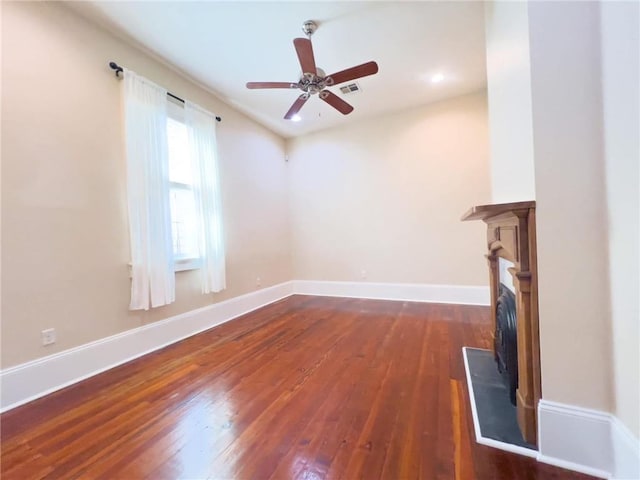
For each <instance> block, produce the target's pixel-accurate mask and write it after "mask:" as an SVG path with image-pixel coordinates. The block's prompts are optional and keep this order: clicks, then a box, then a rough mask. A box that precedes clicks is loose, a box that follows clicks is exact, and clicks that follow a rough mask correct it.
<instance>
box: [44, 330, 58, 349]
mask: <svg viewBox="0 0 640 480" xmlns="http://www.w3.org/2000/svg"><path fill="white" fill-rule="evenodd" d="M41 333H42V345H51V344H52V343H56V329H55V328H47V329H46V330H42V332H41Z"/></svg>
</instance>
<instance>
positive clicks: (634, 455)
mask: <svg viewBox="0 0 640 480" xmlns="http://www.w3.org/2000/svg"><path fill="white" fill-rule="evenodd" d="M612 418H613V421H612V423H611V437H612V441H613V465H614V468H613V478H615V479H616V480H636V479H640V441H638V439H637V438H636V437H635V436H634V435H633V433H631V431H630V430H629V429H628V428H627V427H626V426H625V425H624V424H623V423H622V422H621V421H620V420H618V418H617V417H612Z"/></svg>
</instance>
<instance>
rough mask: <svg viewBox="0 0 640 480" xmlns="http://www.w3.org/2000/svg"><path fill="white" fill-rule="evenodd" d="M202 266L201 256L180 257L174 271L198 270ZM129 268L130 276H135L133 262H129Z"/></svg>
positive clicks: (174, 265)
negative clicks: (132, 267) (132, 270)
mask: <svg viewBox="0 0 640 480" xmlns="http://www.w3.org/2000/svg"><path fill="white" fill-rule="evenodd" d="M201 266H202V261H201V260H200V259H199V258H179V259H175V261H174V262H173V271H174V272H187V271H189V270H197V269H199V268H200V267H201ZM127 268H128V270H129V278H131V277H132V276H133V273H132V272H131V262H129V263H128V264H127Z"/></svg>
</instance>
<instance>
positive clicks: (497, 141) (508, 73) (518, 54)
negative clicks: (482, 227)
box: [485, 1, 535, 203]
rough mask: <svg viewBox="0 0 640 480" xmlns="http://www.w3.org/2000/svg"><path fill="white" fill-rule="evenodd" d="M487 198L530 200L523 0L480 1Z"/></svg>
mask: <svg viewBox="0 0 640 480" xmlns="http://www.w3.org/2000/svg"><path fill="white" fill-rule="evenodd" d="M485 23H486V32H485V35H486V41H487V46H486V48H487V92H488V97H489V118H490V122H491V129H490V132H491V194H492V201H493V203H508V202H519V201H523V200H534V199H535V175H534V171H533V130H532V126H531V66H530V63H529V18H528V12H527V3H526V2H507V1H499V2H487V3H486V4H485Z"/></svg>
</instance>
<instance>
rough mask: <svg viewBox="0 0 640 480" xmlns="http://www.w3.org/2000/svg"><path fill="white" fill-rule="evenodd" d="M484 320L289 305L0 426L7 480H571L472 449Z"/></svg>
mask: <svg viewBox="0 0 640 480" xmlns="http://www.w3.org/2000/svg"><path fill="white" fill-rule="evenodd" d="M463 345H467V346H476V347H484V348H486V347H488V346H489V345H490V323H489V319H488V309H486V308H483V307H465V306H455V305H435V304H419V303H410V302H389V301H378V300H358V299H342V298H326V297H306V296H293V297H290V298H288V299H285V300H282V301H280V302H277V303H274V304H272V305H269V306H267V307H265V308H263V309H261V310H259V311H256V312H253V313H250V314H248V315H245V316H244V317H241V318H239V319H236V320H234V321H232V322H229V323H227V324H224V325H221V326H219V327H216V328H214V329H211V330H209V331H207V332H205V333H202V334H200V335H197V336H194V337H191V338H189V339H187V340H184V341H182V342H180V343H178V344H175V345H172V346H169V347H167V348H164V349H163V350H160V351H158V352H155V353H152V354H150V355H147V356H145V357H143V358H140V359H138V360H135V361H133V362H130V363H128V364H126V365H123V366H121V367H118V368H116V369H113V370H110V371H109V372H106V373H103V374H101V375H98V376H95V377H93V378H91V379H89V380H86V381H84V382H82V383H79V384H76V385H74V386H71V387H69V388H66V389H64V390H61V391H59V392H56V393H54V394H52V395H49V396H48V397H45V398H42V399H40V400H37V401H34V402H32V403H30V404H28V405H25V406H23V407H20V408H17V409H14V410H12V411H9V412H7V413H5V414H3V415H2V416H1V417H0V422H1V428H2V433H1V438H2V458H1V460H2V464H1V473H2V478H3V479H4V480H9V479H37V478H51V479H70V478H83V479H84V478H86V479H89V478H91V479H96V478H104V479H139V478H140V479H141V478H149V479H154V480H155V479H165V478H166V479H175V478H191V479H200V478H212V479H293V478H295V479H305V480H312V479H323V478H327V479H328V478H331V479H335V478H342V479H347V480H350V479H357V478H362V479H367V480H369V479H378V478H385V479H391V480H399V479H427V480H432V479H433V480H439V479H442V480H445V479H447V480H448V479H453V480H473V479H478V480H485V479H486V480H488V479H508V480H514V479H528V480H533V479H576V480H577V479H587V478H591V477H587V476H585V475H580V474H576V473H572V472H569V471H566V470H562V469H558V468H555V467H551V466H548V465H544V464H540V463H537V462H536V461H535V460H532V459H528V458H525V457H520V456H517V455H513V454H509V453H506V452H503V451H500V450H495V449H492V448H489V447H485V446H481V445H478V444H476V443H475V440H474V433H473V425H472V420H471V413H470V408H469V401H468V394H467V387H466V384H465V380H464V378H465V377H464V367H463V363H462V354H461V347H462V346H463Z"/></svg>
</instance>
